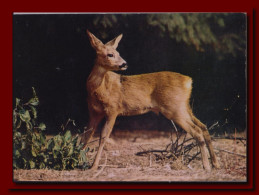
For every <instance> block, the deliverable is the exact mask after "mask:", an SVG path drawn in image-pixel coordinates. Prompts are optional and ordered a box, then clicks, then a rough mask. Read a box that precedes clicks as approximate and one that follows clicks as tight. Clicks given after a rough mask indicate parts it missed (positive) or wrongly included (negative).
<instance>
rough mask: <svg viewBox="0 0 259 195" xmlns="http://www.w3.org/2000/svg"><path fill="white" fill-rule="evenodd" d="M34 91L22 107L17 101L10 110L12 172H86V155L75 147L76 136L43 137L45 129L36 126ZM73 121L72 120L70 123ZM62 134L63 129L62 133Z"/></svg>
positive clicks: (35, 96) (18, 100) (80, 146)
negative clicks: (53, 170)
mask: <svg viewBox="0 0 259 195" xmlns="http://www.w3.org/2000/svg"><path fill="white" fill-rule="evenodd" d="M32 89H33V97H32V98H31V99H30V100H29V101H28V102H27V103H25V104H23V103H22V101H21V100H20V99H18V98H16V104H15V108H14V110H13V128H14V131H13V146H14V147H13V167H14V168H15V169H18V168H22V169H44V168H52V169H56V170H71V169H74V168H76V167H81V166H82V167H83V168H88V166H89V165H88V159H86V153H87V152H88V151H89V148H87V149H86V150H82V147H83V145H82V144H78V141H77V140H78V136H74V137H73V136H72V135H71V132H70V131H69V130H66V131H64V132H65V133H64V134H59V135H56V136H54V137H52V138H50V139H49V140H47V139H46V136H45V135H44V130H45V129H46V125H45V124H44V123H40V124H38V123H37V120H36V119H37V110H36V108H35V107H36V106H38V105H39V100H38V97H37V95H36V92H35V90H34V88H32ZM69 121H72V120H69ZM64 130H65V129H64Z"/></svg>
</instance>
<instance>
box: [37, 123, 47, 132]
mask: <svg viewBox="0 0 259 195" xmlns="http://www.w3.org/2000/svg"><path fill="white" fill-rule="evenodd" d="M38 128H39V129H40V130H42V131H44V130H45V129H46V125H45V124H44V123H40V124H39V126H38Z"/></svg>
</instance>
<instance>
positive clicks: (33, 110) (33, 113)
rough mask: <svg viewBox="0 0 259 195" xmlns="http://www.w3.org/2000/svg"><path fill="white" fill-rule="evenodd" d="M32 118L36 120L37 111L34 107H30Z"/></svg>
mask: <svg viewBox="0 0 259 195" xmlns="http://www.w3.org/2000/svg"><path fill="white" fill-rule="evenodd" d="M30 108H31V112H32V115H33V118H35V119H36V118H37V110H36V108H35V107H34V106H30Z"/></svg>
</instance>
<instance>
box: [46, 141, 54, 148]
mask: <svg viewBox="0 0 259 195" xmlns="http://www.w3.org/2000/svg"><path fill="white" fill-rule="evenodd" d="M54 145H55V144H54V141H53V139H50V140H48V142H47V149H48V150H52V149H53V147H54Z"/></svg>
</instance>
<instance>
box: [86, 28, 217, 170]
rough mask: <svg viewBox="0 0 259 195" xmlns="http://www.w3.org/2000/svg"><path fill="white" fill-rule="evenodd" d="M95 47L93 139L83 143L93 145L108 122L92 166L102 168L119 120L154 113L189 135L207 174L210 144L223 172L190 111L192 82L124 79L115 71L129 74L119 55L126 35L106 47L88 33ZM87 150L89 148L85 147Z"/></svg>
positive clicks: (166, 77)
mask: <svg viewBox="0 0 259 195" xmlns="http://www.w3.org/2000/svg"><path fill="white" fill-rule="evenodd" d="M87 34H88V36H89V39H90V43H91V45H92V47H93V48H94V49H95V50H96V61H95V65H94V67H93V70H92V72H91V74H90V75H89V77H88V80H87V91H88V97H87V99H88V100H87V101H88V109H89V116H90V121H89V126H88V128H89V129H88V130H91V134H90V136H89V137H88V138H87V137H86V135H85V134H84V135H83V136H82V142H83V143H85V144H87V143H89V142H90V140H91V138H92V136H93V134H94V132H95V130H96V128H97V126H98V124H99V122H100V121H101V120H102V119H103V118H105V119H106V123H105V125H104V127H103V129H102V132H101V137H100V143H99V149H98V152H97V154H96V157H95V161H94V163H93V166H92V168H91V169H92V170H96V169H97V168H98V164H99V161H100V157H101V154H102V150H103V147H104V145H105V142H106V141H107V139H108V138H109V136H110V134H111V132H112V129H113V126H114V123H115V120H116V117H117V116H130V115H138V114H143V113H147V112H149V111H153V112H155V113H161V114H163V115H164V116H165V117H166V118H167V119H169V120H172V121H174V122H175V123H176V124H178V125H179V126H180V127H181V128H183V129H184V130H185V131H186V132H188V133H189V134H190V135H191V136H192V137H193V138H194V139H195V140H196V141H197V143H198V145H199V147H200V149H201V156H202V163H203V167H204V169H205V170H208V171H209V170H210V169H211V167H210V164H209V160H208V154H207V151H206V147H205V143H206V144H207V147H208V150H209V153H210V157H211V161H212V165H213V166H214V167H215V168H219V164H218V161H217V158H216V155H215V153H214V150H213V147H212V143H211V138H210V135H209V132H208V129H207V127H206V126H205V125H204V124H203V123H201V122H200V121H199V119H197V118H196V117H195V116H194V115H193V113H192V110H191V108H190V105H189V99H190V96H191V90H192V79H191V78H190V77H188V76H184V75H182V74H179V73H175V72H157V73H149V74H140V75H133V76H123V75H120V74H116V73H114V72H112V71H117V70H126V69H127V67H128V66H127V63H126V61H125V60H124V59H122V58H121V57H120V54H119V53H118V52H117V51H116V48H117V46H118V43H119V42H120V40H121V38H122V34H121V35H119V36H118V37H116V38H115V39H113V40H111V41H109V42H108V43H106V44H103V43H102V42H101V41H100V40H99V39H98V38H96V37H95V36H94V35H93V34H92V33H90V32H89V31H88V30H87ZM85 147H86V145H85Z"/></svg>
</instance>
